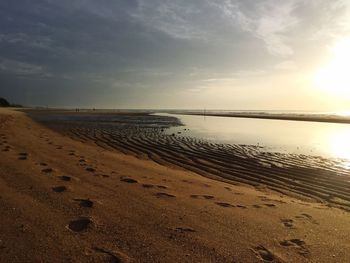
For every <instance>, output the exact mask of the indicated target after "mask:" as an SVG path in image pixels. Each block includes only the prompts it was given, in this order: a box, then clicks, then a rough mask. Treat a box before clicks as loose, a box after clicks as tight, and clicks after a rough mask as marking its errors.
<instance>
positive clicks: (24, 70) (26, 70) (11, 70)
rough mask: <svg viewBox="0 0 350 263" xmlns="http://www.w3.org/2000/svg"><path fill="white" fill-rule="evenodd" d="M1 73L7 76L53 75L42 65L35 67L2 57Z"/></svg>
mask: <svg viewBox="0 0 350 263" xmlns="http://www.w3.org/2000/svg"><path fill="white" fill-rule="evenodd" d="M0 72H2V73H7V74H15V75H19V76H38V77H49V76H51V74H49V73H47V72H46V71H45V68H44V67H43V66H40V65H34V64H30V63H25V62H21V61H16V60H10V59H6V58H1V57H0Z"/></svg>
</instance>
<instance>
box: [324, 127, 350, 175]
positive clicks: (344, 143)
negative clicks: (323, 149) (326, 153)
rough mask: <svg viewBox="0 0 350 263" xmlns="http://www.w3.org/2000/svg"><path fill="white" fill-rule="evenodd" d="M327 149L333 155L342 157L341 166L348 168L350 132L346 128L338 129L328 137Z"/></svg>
mask: <svg viewBox="0 0 350 263" xmlns="http://www.w3.org/2000/svg"><path fill="white" fill-rule="evenodd" d="M328 142H329V150H330V152H331V153H332V154H333V155H334V156H338V157H339V158H342V159H344V160H343V163H342V166H343V167H344V168H346V169H350V133H349V130H348V129H342V130H339V131H337V132H335V133H333V134H331V135H330V137H329V138H328Z"/></svg>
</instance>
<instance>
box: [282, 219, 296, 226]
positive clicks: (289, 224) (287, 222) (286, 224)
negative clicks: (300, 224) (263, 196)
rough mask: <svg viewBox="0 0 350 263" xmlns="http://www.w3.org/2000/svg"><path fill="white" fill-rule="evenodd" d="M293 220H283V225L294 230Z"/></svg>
mask: <svg viewBox="0 0 350 263" xmlns="http://www.w3.org/2000/svg"><path fill="white" fill-rule="evenodd" d="M293 222H294V221H293V219H281V223H282V224H283V225H284V226H285V227H288V228H293V227H294V225H293Z"/></svg>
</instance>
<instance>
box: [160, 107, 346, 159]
mask: <svg viewBox="0 0 350 263" xmlns="http://www.w3.org/2000/svg"><path fill="white" fill-rule="evenodd" d="M160 115H166V116H174V117H177V118H178V119H180V121H181V122H182V123H183V124H184V126H180V127H172V128H169V129H168V130H167V131H166V132H167V133H169V134H172V133H175V134H177V135H181V136H190V137H195V138H200V139H205V140H210V141H213V142H218V143H229V144H247V145H259V146H263V147H264V149H266V150H267V151H275V152H283V153H293V154H307V155H315V156H323V157H327V158H329V157H331V158H341V159H347V160H349V163H350V125H349V124H338V123H321V122H306V121H286V120H266V119H247V118H234V117H216V116H196V115H179V114H160ZM185 129H186V130H185Z"/></svg>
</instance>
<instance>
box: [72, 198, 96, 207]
mask: <svg viewBox="0 0 350 263" xmlns="http://www.w3.org/2000/svg"><path fill="white" fill-rule="evenodd" d="M73 200H74V201H76V202H79V205H80V206H81V207H86V208H92V207H93V206H94V202H93V201H91V200H90V199H78V198H77V199H73Z"/></svg>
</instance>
